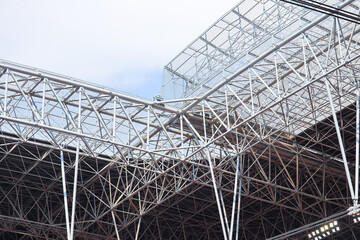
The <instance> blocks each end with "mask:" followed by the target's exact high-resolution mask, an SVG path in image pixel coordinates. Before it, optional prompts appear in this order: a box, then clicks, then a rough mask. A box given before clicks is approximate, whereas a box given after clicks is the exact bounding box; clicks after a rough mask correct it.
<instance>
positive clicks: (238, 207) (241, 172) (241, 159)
mask: <svg viewBox="0 0 360 240" xmlns="http://www.w3.org/2000/svg"><path fill="white" fill-rule="evenodd" d="M243 173H244V156H243V155H241V156H240V183H239V198H238V206H237V209H238V210H237V217H236V238H235V240H238V239H239V224H240V208H241V186H242V176H243Z"/></svg>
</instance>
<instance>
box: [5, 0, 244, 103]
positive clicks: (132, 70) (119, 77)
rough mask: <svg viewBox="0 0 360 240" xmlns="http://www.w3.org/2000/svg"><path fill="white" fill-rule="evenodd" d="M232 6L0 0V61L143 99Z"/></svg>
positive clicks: (228, 0) (154, 0)
mask: <svg viewBox="0 0 360 240" xmlns="http://www.w3.org/2000/svg"><path fill="white" fill-rule="evenodd" d="M237 2H238V1H237V0H223V1H219V0H151V1H145V0H139V1H131V0H128V1H125V0H11V1H10V0H8V1H5V0H2V1H0V22H1V28H0V46H1V51H0V58H2V59H6V60H10V61H14V62H17V63H21V64H25V65H29V66H33V67H38V68H41V69H45V70H49V71H53V72H56V73H60V74H64V75H68V76H71V77H76V78H80V79H83V80H86V81H89V82H95V83H98V84H101V85H105V86H108V87H112V88H115V89H118V90H121V91H125V92H128V93H133V94H136V95H139V96H142V97H146V98H152V97H153V96H154V95H156V94H159V93H160V87H161V77H162V68H163V66H164V65H165V64H167V63H168V62H169V61H170V60H171V59H172V58H173V57H175V55H176V54H177V53H179V52H180V51H181V50H182V49H183V48H185V46H186V45H188V44H189V43H190V42H191V41H192V40H193V39H195V38H196V37H197V36H198V35H200V33H202V32H203V31H204V30H205V29H206V28H207V27H209V26H210V25H211V24H212V23H213V22H215V20H217V19H218V18H219V17H220V16H222V15H223V14H224V13H225V12H227V11H228V10H229V9H231V8H232V7H233V6H235V4H236V3H237Z"/></svg>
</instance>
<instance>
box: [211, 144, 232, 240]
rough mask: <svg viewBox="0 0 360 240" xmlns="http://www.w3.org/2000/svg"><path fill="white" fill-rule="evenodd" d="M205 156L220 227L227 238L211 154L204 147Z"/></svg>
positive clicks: (226, 238) (226, 239)
mask: <svg viewBox="0 0 360 240" xmlns="http://www.w3.org/2000/svg"><path fill="white" fill-rule="evenodd" d="M206 156H207V159H208V162H209V168H210V174H211V179H212V182H213V186H214V193H215V198H216V203H217V207H218V211H219V217H220V221H221V228H222V231H223V234H224V240H228V235H227V231H226V227H225V222H224V217H223V212H222V209H221V203H220V198H219V193H218V186H217V184H216V179H215V173H214V166H213V163H212V160H211V156H210V152H209V150H208V149H206Z"/></svg>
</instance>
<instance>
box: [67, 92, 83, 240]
mask: <svg viewBox="0 0 360 240" xmlns="http://www.w3.org/2000/svg"><path fill="white" fill-rule="evenodd" d="M81 92H82V89H81V88H80V89H79V112H78V125H77V132H78V133H80V125H81ZM79 151H80V138H78V139H77V143H76V156H75V170H74V171H75V172H74V186H73V199H72V200H73V201H72V208H71V232H70V240H72V239H73V238H74V225H75V207H76V193H77V180H78V173H79Z"/></svg>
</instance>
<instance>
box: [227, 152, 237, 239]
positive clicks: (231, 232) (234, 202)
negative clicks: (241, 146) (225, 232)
mask: <svg viewBox="0 0 360 240" xmlns="http://www.w3.org/2000/svg"><path fill="white" fill-rule="evenodd" d="M238 181H239V155H238V156H237V159H236V174H235V186H234V197H233V204H232V212H231V223H230V232H229V240H232V236H233V231H234V218H235V210H236V193H237V188H238Z"/></svg>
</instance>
